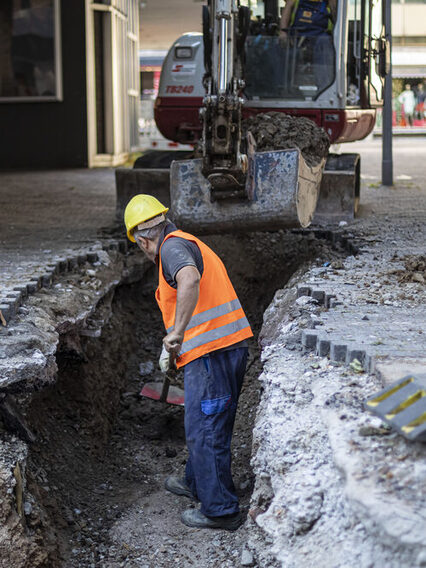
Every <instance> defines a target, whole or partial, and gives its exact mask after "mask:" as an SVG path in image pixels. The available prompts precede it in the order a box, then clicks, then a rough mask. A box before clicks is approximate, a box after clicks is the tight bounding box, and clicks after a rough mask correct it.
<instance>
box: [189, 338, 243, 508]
mask: <svg viewBox="0 0 426 568" xmlns="http://www.w3.org/2000/svg"><path fill="white" fill-rule="evenodd" d="M247 351H248V350H247V347H239V348H236V349H231V350H228V351H213V352H212V353H209V354H208V355H204V356H203V357H199V358H198V359H195V361H191V362H190V363H188V364H186V365H185V435H186V443H187V446H188V451H189V459H188V462H187V464H186V475H185V480H186V483H187V485H188V486H189V487H190V489H191V491H192V493H193V494H194V495H195V496H197V497H198V499H199V500H200V501H201V509H200V510H201V512H202V513H203V514H204V515H207V516H209V517H220V516H222V515H230V514H232V513H236V512H238V511H239V507H238V498H237V496H236V494H235V487H234V483H233V481H232V476H231V439H232V430H233V427H234V420H235V413H236V409H237V403H238V397H239V395H240V391H241V387H242V384H243V379H244V372H245V369H246V363H247Z"/></svg>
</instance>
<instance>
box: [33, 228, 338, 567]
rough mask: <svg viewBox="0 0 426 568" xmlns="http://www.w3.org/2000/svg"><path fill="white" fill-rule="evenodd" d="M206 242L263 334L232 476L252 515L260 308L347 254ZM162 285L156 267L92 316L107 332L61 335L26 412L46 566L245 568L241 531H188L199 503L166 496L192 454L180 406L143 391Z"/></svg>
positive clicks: (315, 246) (150, 375) (298, 246)
mask: <svg viewBox="0 0 426 568" xmlns="http://www.w3.org/2000/svg"><path fill="white" fill-rule="evenodd" d="M205 240H206V242H207V243H208V244H209V245H210V246H212V248H213V249H214V250H215V251H217V252H218V253H219V255H220V256H221V258H222V259H223V260H224V262H225V264H226V266H227V268H228V272H229V274H230V276H231V279H232V281H233V283H234V286H235V288H236V290H237V293H238V295H239V297H240V299H241V302H242V304H243V306H244V309H245V311H246V313H247V316H248V318H249V321H250V322H251V324H252V327H253V331H254V333H255V339H254V340H252V341H251V343H250V348H249V362H248V370H247V374H246V379H245V385H244V388H243V391H242V395H241V399H240V404H239V410H238V416H237V421H236V425H235V435H234V443H233V472H234V480H235V485H236V488H237V492H238V494H239V497H240V500H241V505H242V508H243V510H244V511H245V512H246V511H247V508H248V505H249V501H250V495H251V491H252V488H253V483H254V479H253V474H252V472H251V469H250V456H251V434H252V429H253V424H254V420H255V415H256V407H257V403H258V400H259V397H260V392H259V384H258V381H257V377H258V376H259V374H260V371H261V364H260V359H259V355H260V354H259V348H258V346H257V336H258V334H259V331H260V328H261V325H262V316H263V312H264V310H265V309H266V307H267V306H268V304H269V303H270V301H271V299H272V298H273V295H274V292H275V291H276V290H277V289H279V288H282V287H283V286H284V285H285V283H286V282H287V281H288V279H289V278H290V277H291V276H292V275H293V274H294V273H295V272H296V271H297V270H300V269H302V270H300V273H301V274H302V273H303V267H304V266H307V265H309V264H311V263H312V262H315V261H316V262H318V263H322V262H324V260H330V259H332V258H333V257H336V256H337V254H338V253H337V252H336V251H333V250H332V249H331V245H330V244H329V243H328V242H327V241H325V240H319V239H316V238H315V237H314V235H313V234H308V233H304V234H294V233H289V232H276V233H269V234H266V233H263V234H260V233H256V234H250V235H245V236H229V235H228V236H212V237H209V238H207V239H205ZM155 279H156V275H155V270H154V268H153V269H152V270H151V271H149V272H148V273H147V274H145V276H144V279H143V280H141V281H138V282H136V283H133V284H131V285H122V286H119V287H118V288H116V289H115V291H114V292H112V293H111V294H110V295H109V296H108V297H106V298H105V299H104V300H103V301H102V302H101V303H100V305H99V306H98V308H97V311H98V312H99V313H98V314H95V316H94V319H96V316H97V317H98V320H99V321H101V320H102V321H103V322H104V323H103V327H102V332H101V334H100V336H99V337H90V336H88V335H87V334H86V335H83V336H82V335H79V334H77V333H76V332H75V331H71V332H70V333H67V334H66V335H63V336H62V337H61V341H60V345H59V347H58V351H57V364H58V377H57V381H56V383H55V384H54V385H53V386H52V387H49V388H46V389H44V390H42V391H40V392H39V393H36V394H35V395H34V396H33V398H32V401H31V404H30V406H29V407H28V410H27V419H28V422H29V424H30V426H31V427H32V429H33V430H34V432H35V434H36V436H37V441H36V442H35V443H34V444H32V446H31V448H30V454H29V459H28V464H27V482H28V489H29V493H30V494H31V495H32V496H33V498H34V499H33V502H34V503H35V504H37V503H38V504H40V505H41V507H40V508H39V507H38V506H37V505H35V504H34V506H33V507H32V511H27V514H26V522H27V527H28V530H30V531H33V533H34V535H36V541H37V542H38V545H39V546H40V548H42V549H43V550H44V552H47V554H48V558H49V560H48V561H47V563H45V564H43V566H44V565H46V566H58V567H59V566H60V567H67V568H68V567H69V568H72V567H77V566H78V567H86V566H87V567H94V566H102V567H115V566H126V567H133V566H135V567H136V566H137V567H153V568H154V567H155V568H158V567H162V566H197V567H211V566H221V567H222V566H236V565H238V562H239V561H238V558H239V556H240V554H241V547H242V546H243V544H244V527H243V528H241V529H240V530H238V531H237V532H236V533H232V534H231V533H225V532H222V531H219V532H213V533H212V532H209V531H193V530H191V529H187V528H186V527H184V526H183V525H181V524H180V522H179V517H180V513H181V511H182V510H183V509H184V508H186V507H188V506H189V505H190V503H188V502H187V501H185V500H184V499H183V498H178V497H175V496H173V495H171V494H168V493H167V492H165V491H164V489H163V483H164V479H165V477H166V476H167V475H170V474H171V473H177V474H179V475H181V474H182V472H183V469H184V464H185V460H186V450H185V441H184V430H183V409H181V408H179V407H172V406H168V405H165V404H162V403H155V402H153V401H150V400H148V399H142V398H141V397H140V396H139V391H140V389H141V385H142V383H143V382H144V381H146V380H153V379H154V380H155V378H158V379H160V375H159V374H158V371H157V370H156V369H157V364H156V362H157V359H158V355H159V350H160V346H161V339H162V336H163V326H162V322H161V317H160V313H159V310H158V308H157V306H156V304H155V301H154V297H153V291H154V285H155ZM93 335H99V334H93ZM27 508H28V507H27ZM33 565H36V564H33ZM37 565H38V564H37Z"/></svg>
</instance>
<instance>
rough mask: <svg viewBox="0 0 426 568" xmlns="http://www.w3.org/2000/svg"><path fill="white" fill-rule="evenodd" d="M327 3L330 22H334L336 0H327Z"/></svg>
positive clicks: (335, 17)
mask: <svg viewBox="0 0 426 568" xmlns="http://www.w3.org/2000/svg"><path fill="white" fill-rule="evenodd" d="M328 5H329V6H330V11H331V19H332V22H333V24H335V23H336V19H337V2H336V0H328Z"/></svg>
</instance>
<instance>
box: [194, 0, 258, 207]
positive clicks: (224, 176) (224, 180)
mask: <svg viewBox="0 0 426 568" xmlns="http://www.w3.org/2000/svg"><path fill="white" fill-rule="evenodd" d="M241 10H247V8H245V7H238V6H237V2H236V0H211V2H210V3H209V6H208V7H207V11H206V12H205V13H204V20H205V22H204V28H205V29H204V35H205V37H206V34H208V35H207V37H208V39H207V41H209V40H210V41H211V47H210V46H209V47H210V50H209V52H210V54H211V64H209V63H210V62H207V66H206V75H205V76H204V86H205V88H206V95H205V97H204V99H203V106H202V108H201V109H200V117H201V121H202V125H203V135H202V140H201V148H202V155H203V165H202V173H203V175H204V176H205V177H206V178H207V179H208V181H209V182H210V184H211V194H212V198H213V199H228V198H230V197H233V196H237V195H244V193H245V181H246V175H247V163H248V162H247V156H246V155H245V154H242V153H241V111H242V105H243V99H242V98H241V96H240V92H241V90H242V89H243V88H244V81H243V79H242V77H241V73H242V56H243V52H242V48H243V45H241V44H242V42H241V41H238V39H239V38H240V39H241V31H240V30H239V25H238V23H239V20H241V18H240V15H241V14H240V11H241ZM207 27H208V29H206V28H207ZM238 48H240V49H238Z"/></svg>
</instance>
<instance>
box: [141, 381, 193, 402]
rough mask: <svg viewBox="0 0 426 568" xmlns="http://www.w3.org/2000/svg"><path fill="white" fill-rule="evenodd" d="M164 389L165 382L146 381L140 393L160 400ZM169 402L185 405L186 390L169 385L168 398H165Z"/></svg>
mask: <svg viewBox="0 0 426 568" xmlns="http://www.w3.org/2000/svg"><path fill="white" fill-rule="evenodd" d="M162 391H163V383H146V384H145V385H144V386H143V389H142V390H141V392H140V394H141V396H144V397H146V398H151V399H152V400H158V401H159V400H160V397H161V393H162ZM165 402H167V403H168V404H175V405H176V406H184V392H183V390H182V389H180V388H179V387H175V386H171V387H169V392H168V393H167V398H166V400H165Z"/></svg>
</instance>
